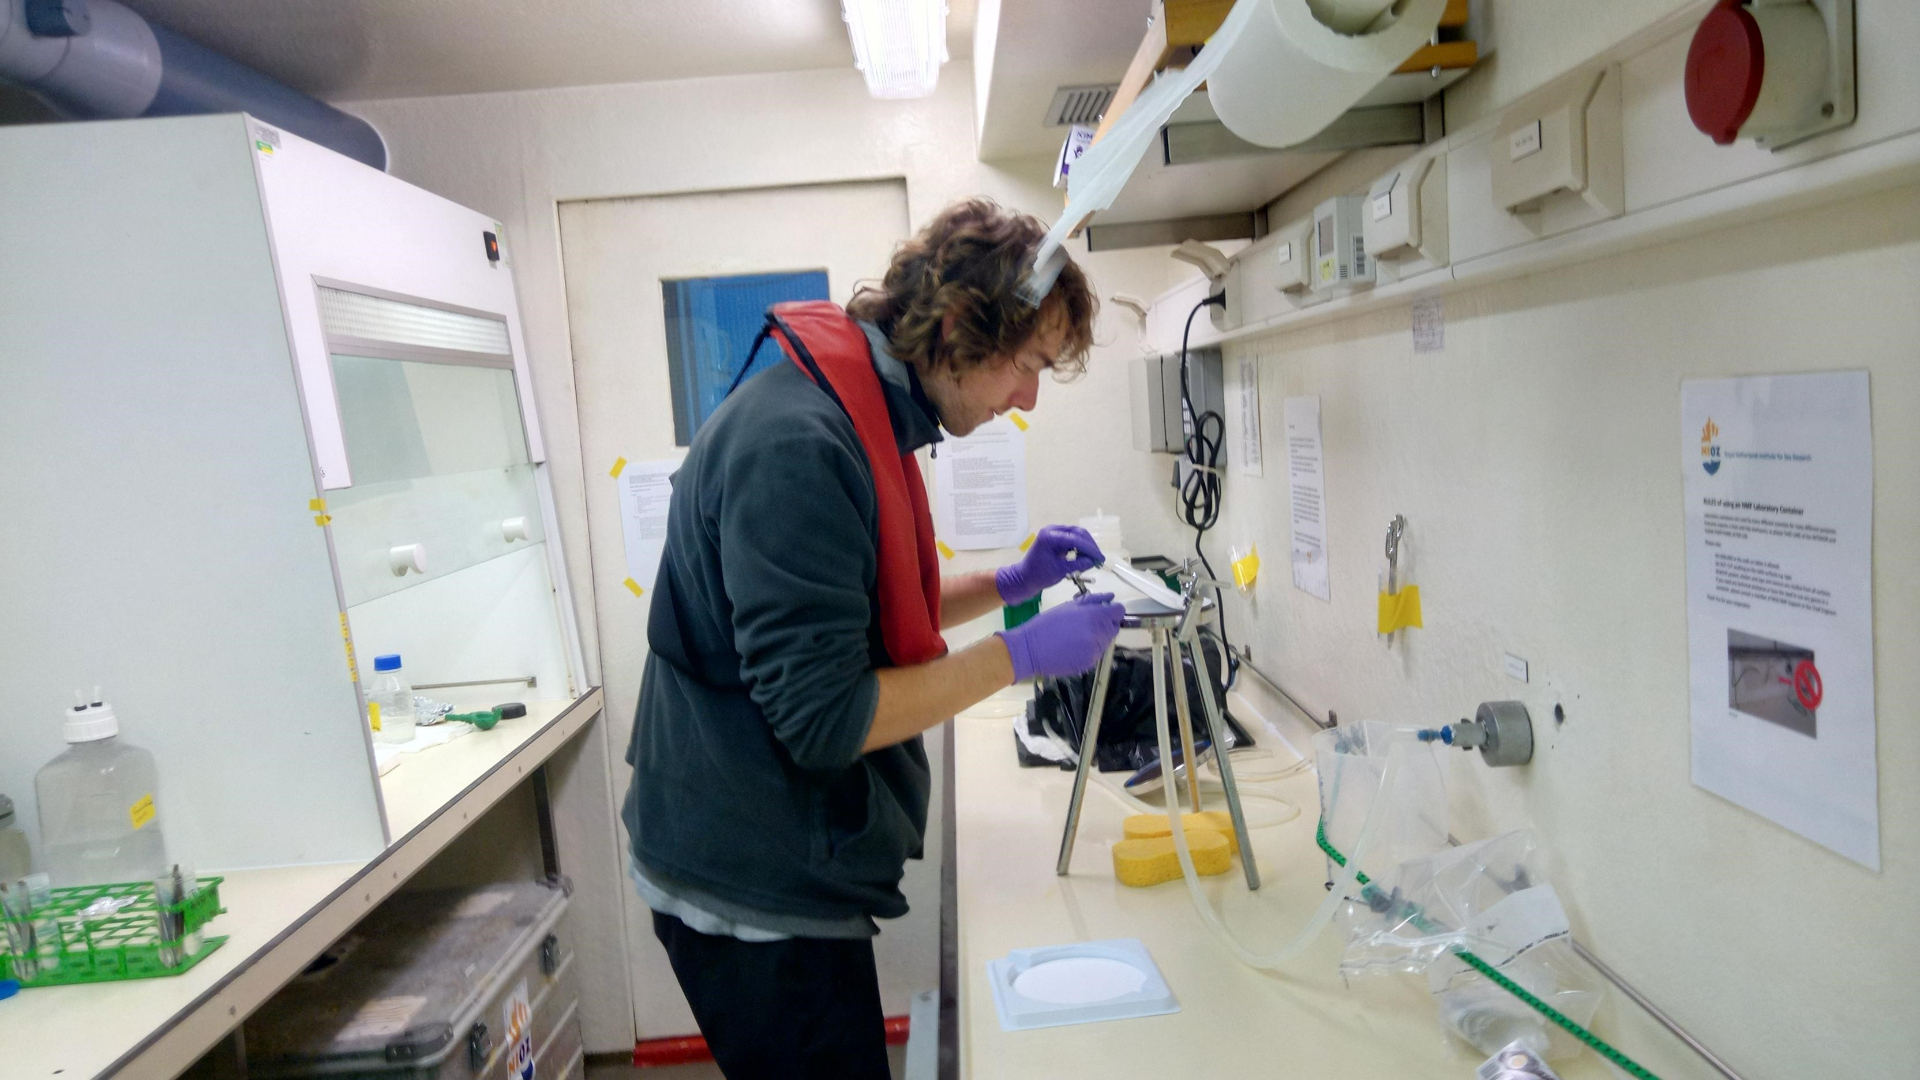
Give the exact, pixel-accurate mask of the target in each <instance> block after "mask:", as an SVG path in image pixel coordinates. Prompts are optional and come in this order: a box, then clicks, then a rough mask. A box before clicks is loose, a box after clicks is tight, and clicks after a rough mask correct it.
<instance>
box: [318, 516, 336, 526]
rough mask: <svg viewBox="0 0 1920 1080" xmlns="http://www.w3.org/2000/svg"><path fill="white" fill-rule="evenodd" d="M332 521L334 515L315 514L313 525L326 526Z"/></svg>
mask: <svg viewBox="0 0 1920 1080" xmlns="http://www.w3.org/2000/svg"><path fill="white" fill-rule="evenodd" d="M332 520H333V515H332V514H315V515H313V523H314V524H315V525H326V524H327V523H329V522H331V521H332Z"/></svg>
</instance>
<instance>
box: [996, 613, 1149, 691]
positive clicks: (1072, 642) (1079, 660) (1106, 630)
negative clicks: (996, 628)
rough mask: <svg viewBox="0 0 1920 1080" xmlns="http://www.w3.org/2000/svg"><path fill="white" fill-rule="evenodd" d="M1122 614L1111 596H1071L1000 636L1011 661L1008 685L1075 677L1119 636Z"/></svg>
mask: <svg viewBox="0 0 1920 1080" xmlns="http://www.w3.org/2000/svg"><path fill="white" fill-rule="evenodd" d="M1126 613H1127V610H1126V609H1125V608H1123V607H1121V606H1120V605H1119V604H1116V603H1114V602H1113V594H1112V593H1088V594H1087V595H1085V596H1076V597H1074V598H1073V599H1072V600H1069V601H1067V602H1066V603H1064V604H1061V605H1060V606H1059V607H1053V608H1048V609H1047V610H1045V611H1043V612H1041V613H1040V614H1038V615H1035V616H1034V617H1033V618H1031V619H1028V620H1027V621H1026V622H1023V623H1021V624H1020V625H1019V626H1016V627H1014V628H1013V629H1011V630H1003V631H1001V633H1000V638H1001V640H1003V641H1005V642H1006V643H1007V654H1008V655H1009V656H1011V657H1013V681H1014V682H1021V681H1023V680H1025V679H1028V678H1031V677H1033V676H1035V675H1053V676H1063V675H1078V674H1080V673H1081V672H1083V671H1086V670H1087V669H1088V668H1091V667H1093V665H1095V664H1097V663H1099V662H1100V656H1101V654H1102V653H1104V652H1106V651H1107V646H1108V645H1111V644H1112V643H1113V639H1114V636H1115V635H1117V634H1118V633H1120V619H1121V617H1122V616H1124V615H1125V614H1126Z"/></svg>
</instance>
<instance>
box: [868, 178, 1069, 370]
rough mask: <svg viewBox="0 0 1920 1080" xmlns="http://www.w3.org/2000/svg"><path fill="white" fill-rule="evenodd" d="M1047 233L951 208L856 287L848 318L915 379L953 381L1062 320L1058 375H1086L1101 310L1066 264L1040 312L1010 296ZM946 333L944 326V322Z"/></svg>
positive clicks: (1008, 217) (994, 214) (1029, 223)
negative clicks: (865, 325) (863, 324)
mask: <svg viewBox="0 0 1920 1080" xmlns="http://www.w3.org/2000/svg"><path fill="white" fill-rule="evenodd" d="M1046 232H1047V229H1046V226H1045V225H1043V224H1041V223H1040V221H1039V220H1038V219H1036V218H1034V217H1032V216H1031V215H1028V214H1022V213H1017V212H1015V211H1012V210H1008V209H1006V208H1004V207H1002V206H1000V205H999V204H998V203H996V202H994V201H993V200H992V199H986V198H972V199H964V200H961V201H960V202H957V203H954V204H953V205H952V206H949V207H947V208H946V209H945V210H942V211H940V215H939V216H938V217H936V218H934V219H933V221H931V222H930V223H928V225H927V227H926V228H924V229H921V230H920V233H919V235H917V236H915V237H914V238H913V239H911V240H908V241H905V242H904V243H902V244H901V245H900V246H899V248H898V249H896V250H895V251H894V253H893V263H892V265H890V266H888V267H887V275H886V277H885V278H883V279H882V280H881V281H880V283H879V284H878V285H877V286H876V285H873V284H863V285H861V286H860V287H859V288H858V289H856V290H855V291H854V295H853V299H852V300H850V301H848V302H847V313H848V314H850V315H852V316H853V317H854V318H856V319H861V320H864V321H867V322H871V323H873V324H875V325H877V326H878V327H879V328H880V329H881V331H882V332H883V333H885V334H886V335H887V343H888V346H889V347H890V348H891V350H892V352H893V355H894V356H895V357H897V358H899V359H900V360H902V361H904V362H906V363H908V364H912V365H913V366H914V367H915V368H916V369H917V370H918V371H919V372H920V373H921V374H922V375H927V374H931V373H933V372H935V371H939V370H941V369H945V370H947V371H948V372H950V373H952V374H955V375H959V374H962V373H964V372H966V371H969V370H971V369H973V368H976V367H978V366H979V365H981V364H983V363H985V362H986V361H987V360H989V359H990V358H992V357H995V356H1010V355H1012V354H1013V353H1015V352H1017V351H1019V349H1020V348H1021V347H1022V346H1024V345H1025V344H1026V343H1027V339H1028V338H1030V337H1032V336H1033V335H1034V333H1035V332H1036V331H1038V330H1039V329H1040V328H1041V327H1042V326H1047V325H1051V323H1052V321H1053V320H1056V319H1062V318H1064V319H1065V326H1066V334H1065V336H1064V338H1063V339H1062V341H1063V344H1062V346H1061V349H1060V355H1059V356H1057V357H1055V358H1053V360H1052V362H1051V363H1050V364H1049V365H1048V367H1050V368H1051V369H1053V371H1054V372H1055V373H1056V375H1057V376H1067V377H1070V376H1073V375H1078V374H1080V373H1081V372H1084V371H1085V370H1086V367H1087V353H1088V351H1089V350H1090V349H1092V347H1093V318H1094V314H1095V313H1096V312H1097V311H1098V310H1099V301H1098V299H1096V298H1095V296H1094V294H1093V288H1092V286H1091V285H1089V284H1088V282H1087V275H1086V274H1085V272H1083V271H1082V270H1081V269H1080V267H1079V266H1077V265H1075V264H1074V263H1073V261H1072V260H1071V259H1069V260H1068V261H1067V265H1066V266H1065V267H1064V268H1063V269H1062V270H1061V271H1060V278H1059V280H1058V281H1056V282H1055V283H1054V286H1053V291H1052V292H1049V293H1048V294H1047V298H1046V299H1045V300H1044V301H1042V302H1041V304H1040V307H1039V308H1038V309H1035V308H1032V307H1029V306H1027V305H1026V304H1025V303H1024V302H1022V301H1021V299H1020V298H1019V296H1018V295H1017V291H1018V289H1019V287H1020V282H1021V281H1022V280H1023V279H1024V278H1025V277H1026V274H1027V271H1028V270H1029V269H1030V268H1031V267H1032V265H1033V256H1034V252H1035V251H1036V250H1038V248H1039V246H1040V241H1041V240H1042V239H1043V238H1044V237H1045V236H1046ZM950 316H951V318H952V326H951V328H950V329H949V328H948V327H947V321H948V318H949V317H950Z"/></svg>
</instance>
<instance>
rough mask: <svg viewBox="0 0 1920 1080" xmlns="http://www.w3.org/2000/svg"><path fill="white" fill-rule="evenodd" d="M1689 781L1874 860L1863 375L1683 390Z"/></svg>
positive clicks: (1867, 432) (1868, 473) (1873, 863)
mask: <svg viewBox="0 0 1920 1080" xmlns="http://www.w3.org/2000/svg"><path fill="white" fill-rule="evenodd" d="M1680 411H1681V435H1682V438H1681V468H1682V470H1683V475H1684V476H1685V484H1684V490H1685V496H1686V536H1687V541H1686V542H1687V645H1688V656H1689V661H1690V674H1691V678H1690V682H1691V685H1692V715H1693V782H1694V783H1696V784H1698V785H1700V786H1701V787H1703V788H1705V789H1707V790H1708V791H1711V792H1713V793H1715V794H1717V795H1721V796H1723V797H1725V798H1727V799H1730V800H1732V801H1733V802H1735V803H1737V804H1739V805H1740V806H1744V807H1746V808H1747V809H1749V810H1752V811H1753V812H1755V813H1757V814H1760V815H1763V816H1765V817H1767V818H1769V819H1770V820H1772V821H1774V822H1776V823H1778V824H1780V825H1783V826H1785V827H1787V828H1789V829H1792V830H1793V831H1794V832H1797V833H1799V834H1800V835H1802V836H1804V837H1806V838H1808V839H1809V840H1813V841H1815V842H1816V843H1819V844H1822V845H1824V846H1826V847H1828V848H1831V849H1833V850H1834V851H1836V852H1839V853H1840V854H1842V855H1844V856H1846V857H1847V858H1849V859H1852V860H1854V861H1855V862H1858V863H1862V864H1864V865H1866V866H1869V867H1872V868H1873V869H1876V870H1878V869H1879V868H1880V815H1879V805H1880V804H1879V790H1878V783H1877V781H1878V772H1877V768H1876V764H1875V756H1874V700H1873V430H1872V423H1871V412H1870V409H1869V401H1868V387H1867V373H1866V372H1864V371H1849V372H1838V373H1834V374H1822V375H1785V376H1771V377H1758V378H1744V379H1710V380H1696V381H1690V382H1687V383H1685V384H1683V385H1682V387H1681V410H1680Z"/></svg>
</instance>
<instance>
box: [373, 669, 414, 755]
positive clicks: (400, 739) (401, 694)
mask: <svg viewBox="0 0 1920 1080" xmlns="http://www.w3.org/2000/svg"><path fill="white" fill-rule="evenodd" d="M367 723H368V724H369V725H370V726H372V728H373V740H374V741H375V742H383V743H409V742H412V741H413V725H414V719H413V687H412V686H409V685H408V684H407V677H406V676H405V675H402V674H401V673H400V654H399V653H387V654H386V655H384V656H376V657H374V658H373V682H372V683H371V684H370V685H369V686H368V687H367Z"/></svg>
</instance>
